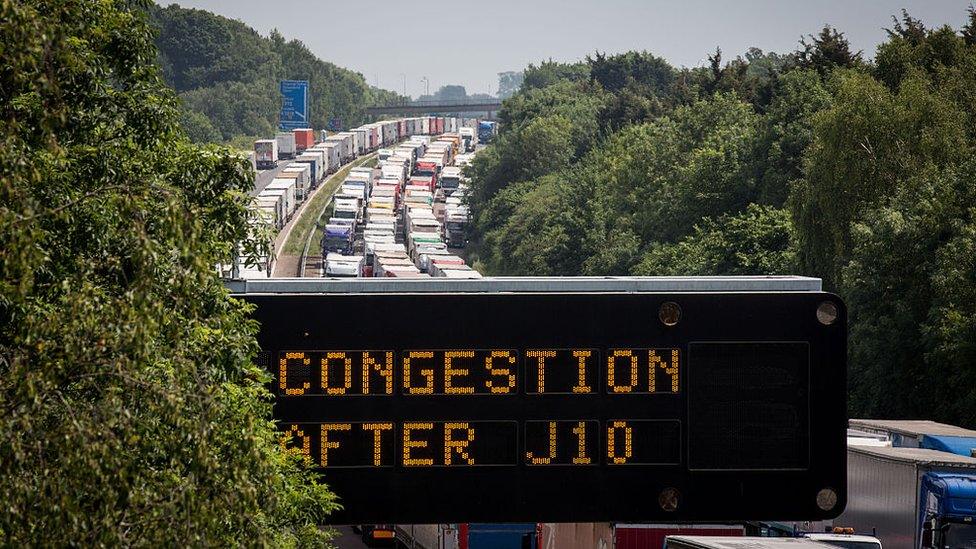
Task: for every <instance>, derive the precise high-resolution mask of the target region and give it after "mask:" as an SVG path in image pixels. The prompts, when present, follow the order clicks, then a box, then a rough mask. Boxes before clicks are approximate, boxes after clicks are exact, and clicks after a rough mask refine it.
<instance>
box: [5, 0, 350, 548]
mask: <svg viewBox="0 0 976 549" xmlns="http://www.w3.org/2000/svg"><path fill="white" fill-rule="evenodd" d="M146 7H147V6H146V3H144V2H122V1H120V2H104V1H96V0H71V1H68V0H43V1H35V2H20V1H18V0H0V14H2V16H0V28H2V31H0V49H2V50H3V51H4V52H5V55H4V70H3V71H0V117H2V120H3V123H2V124H0V143H2V147H0V409H2V410H3V413H2V414H0V500H2V501H3V505H4V512H3V513H0V536H2V537H3V540H4V544H5V545H10V546H49V545H50V546H67V545H92V546H120V545H145V546H171V545H187V544H189V545H231V544H254V545H271V544H282V545H289V544H292V545H294V544H321V543H323V542H324V541H325V539H326V538H327V533H325V532H323V531H321V530H319V527H318V524H320V523H321V522H322V520H323V519H324V517H325V515H326V514H327V513H328V512H329V511H330V510H331V509H334V508H335V502H334V497H333V496H332V494H331V493H329V491H328V490H327V489H326V488H325V486H324V485H322V484H320V482H319V480H318V478H317V477H316V476H314V475H313V474H312V473H311V471H310V470H308V469H307V468H306V467H305V466H304V465H302V461H301V460H300V458H299V457H298V456H297V455H295V454H293V453H291V452H286V451H283V450H282V449H281V447H280V445H279V441H278V434H277V433H276V432H275V429H274V425H273V423H272V422H271V409H270V406H271V403H270V395H269V393H268V392H267V390H266V389H265V387H264V385H265V383H267V382H268V381H269V376H268V375H267V373H265V372H264V371H263V370H261V369H259V368H257V367H255V366H254V365H253V364H252V359H253V357H254V355H255V353H256V351H257V345H256V342H255V339H254V334H255V331H256V326H255V325H254V323H253V321H251V320H248V317H247V313H248V308H247V307H246V306H244V305H243V304H242V303H241V302H238V301H235V300H233V299H230V298H229V296H228V294H227V291H226V290H225V289H224V288H223V286H222V284H221V282H220V280H219V279H218V278H217V275H216V273H215V272H214V269H213V265H215V264H217V263H222V262H227V261H229V259H230V256H231V253H232V251H233V250H234V248H235V247H236V243H238V242H242V241H243V242H246V243H248V244H247V249H248V250H249V252H248V256H249V257H250V258H251V260H252V261H253V260H254V258H255V257H256V255H258V253H259V252H260V250H259V246H257V245H256V243H254V242H251V241H250V240H249V239H248V233H247V231H248V229H247V227H248V223H247V201H248V199H247V195H246V190H248V189H250V188H251V186H252V185H253V178H252V176H251V175H250V174H251V172H250V169H249V166H248V165H247V163H246V161H244V160H242V159H240V157H238V156H237V155H234V154H232V153H231V152H230V151H227V150H225V149H221V148H217V147H196V146H193V145H191V144H190V143H189V142H188V141H187V140H186V138H185V136H184V135H183V134H182V133H181V131H180V128H179V122H178V121H179V111H178V107H177V102H176V98H175V96H174V95H173V93H172V92H171V91H169V90H168V89H167V88H166V87H165V86H164V85H163V84H162V82H161V80H160V78H159V72H158V68H157V67H155V66H154V65H153V63H154V61H155V60H156V51H155V49H154V47H153V43H152V32H151V29H150V27H149V25H148V23H147V21H146V17H145V13H144V11H143V10H144V9H145V8H146Z"/></svg>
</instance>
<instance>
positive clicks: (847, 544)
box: [803, 533, 883, 549]
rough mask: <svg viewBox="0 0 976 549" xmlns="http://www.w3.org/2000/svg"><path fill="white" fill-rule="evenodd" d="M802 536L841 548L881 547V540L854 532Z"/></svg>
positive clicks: (866, 548)
mask: <svg viewBox="0 0 976 549" xmlns="http://www.w3.org/2000/svg"><path fill="white" fill-rule="evenodd" d="M803 537H805V538H807V539H812V540H814V541H820V542H823V543H826V544H827V545H833V546H834V547H840V548H841V549H883V548H882V547H881V541H880V540H879V539H878V538H876V537H873V536H859V535H856V534H834V533H822V534H804V535H803Z"/></svg>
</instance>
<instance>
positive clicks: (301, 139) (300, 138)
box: [291, 128, 315, 153]
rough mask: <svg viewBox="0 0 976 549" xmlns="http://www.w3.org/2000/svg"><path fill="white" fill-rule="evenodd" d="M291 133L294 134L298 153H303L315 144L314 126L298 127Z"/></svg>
mask: <svg viewBox="0 0 976 549" xmlns="http://www.w3.org/2000/svg"><path fill="white" fill-rule="evenodd" d="M291 133H292V136H294V140H295V152H296V153H301V152H303V151H304V150H305V149H310V148H312V145H315V132H314V131H313V130H312V128H298V129H295V130H292V132H291Z"/></svg>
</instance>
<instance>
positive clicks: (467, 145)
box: [458, 126, 478, 152]
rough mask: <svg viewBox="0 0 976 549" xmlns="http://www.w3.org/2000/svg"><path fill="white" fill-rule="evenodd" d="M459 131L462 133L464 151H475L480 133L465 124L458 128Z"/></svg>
mask: <svg viewBox="0 0 976 549" xmlns="http://www.w3.org/2000/svg"><path fill="white" fill-rule="evenodd" d="M458 133H459V134H460V135H461V143H462V145H463V148H464V152H474V149H475V147H476V146H477V145H478V134H477V132H475V131H474V128H471V127H468V126H465V127H463V128H461V129H460V130H458Z"/></svg>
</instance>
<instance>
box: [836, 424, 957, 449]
mask: <svg viewBox="0 0 976 549" xmlns="http://www.w3.org/2000/svg"><path fill="white" fill-rule="evenodd" d="M847 426H848V435H849V436H850V435H852V434H856V435H861V436H864V435H869V436H878V437H881V438H882V440H886V441H889V442H890V444H889V445H890V446H896V447H901V448H928V449H930V450H938V451H940V452H949V453H953V454H958V455H960V456H967V457H976V431H974V430H972V429H965V428H963V427H956V426H955V425H946V424H945V423H936V422H935V421H927V420H885V419H852V420H850V421H848V423H847Z"/></svg>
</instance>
